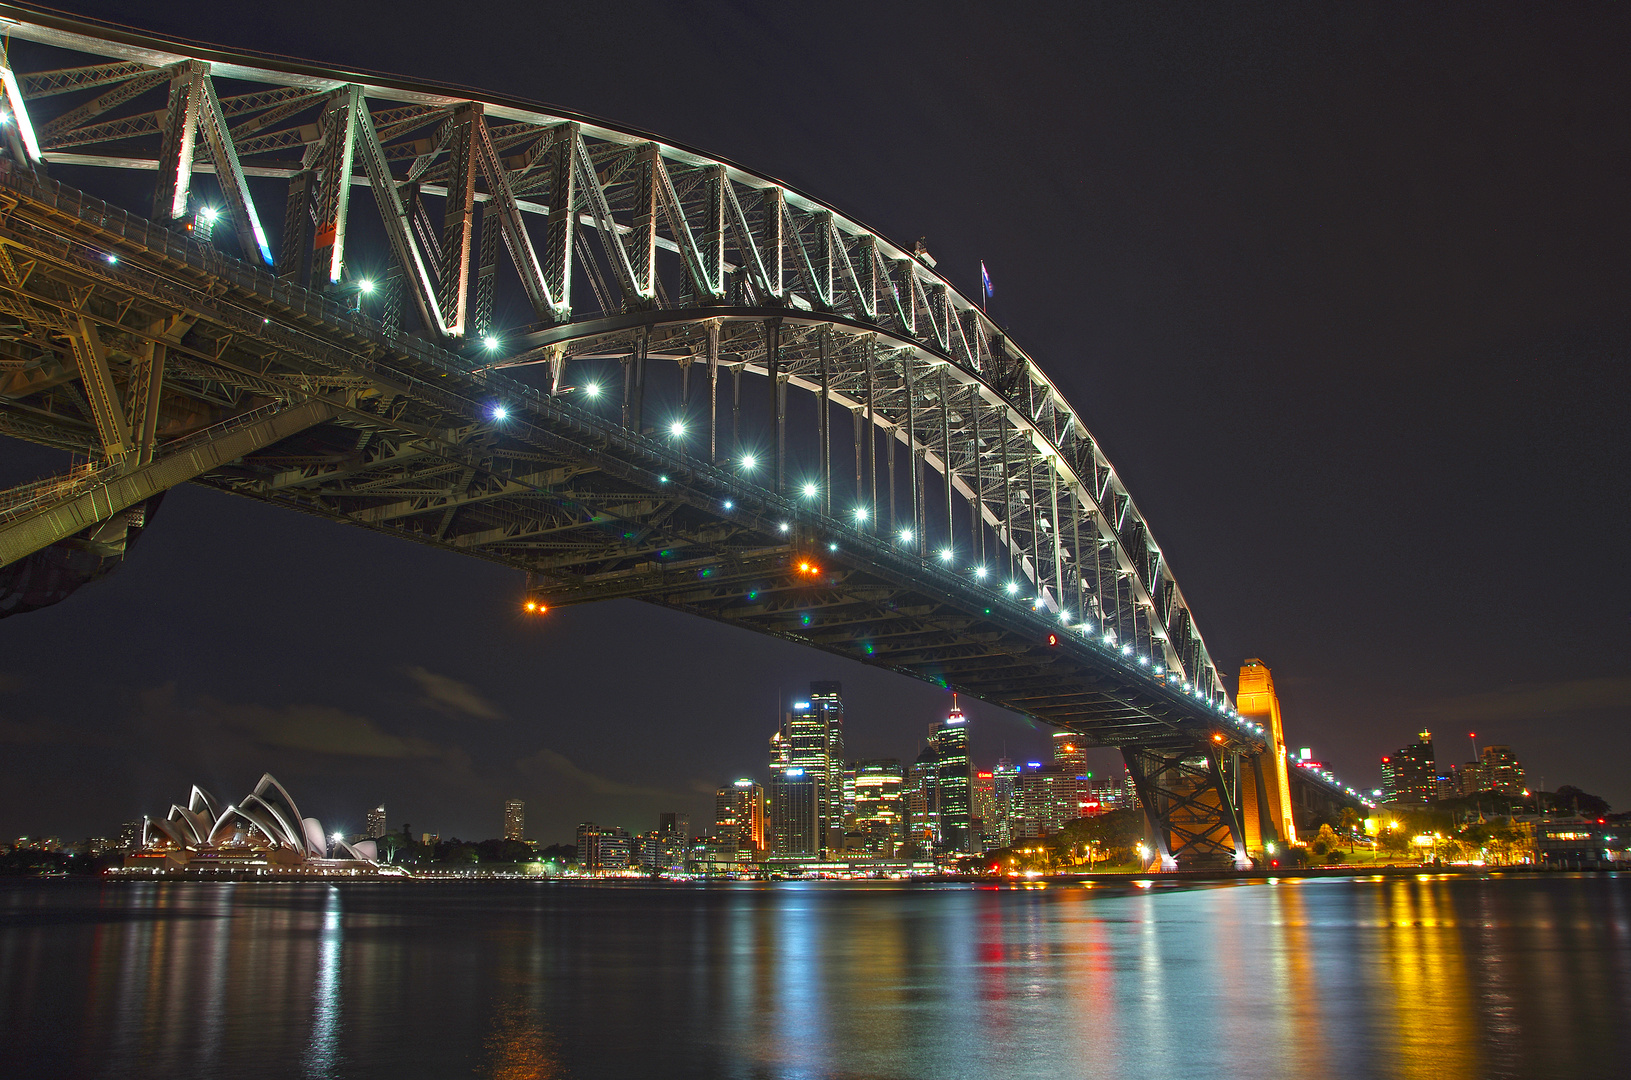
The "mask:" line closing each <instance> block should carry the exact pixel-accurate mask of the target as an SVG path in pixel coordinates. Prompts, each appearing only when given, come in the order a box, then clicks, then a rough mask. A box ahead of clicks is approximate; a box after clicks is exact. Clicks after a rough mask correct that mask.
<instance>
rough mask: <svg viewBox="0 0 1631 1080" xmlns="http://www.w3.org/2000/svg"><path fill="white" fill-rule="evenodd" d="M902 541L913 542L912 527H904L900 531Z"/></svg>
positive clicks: (904, 542) (905, 542)
mask: <svg viewBox="0 0 1631 1080" xmlns="http://www.w3.org/2000/svg"><path fill="white" fill-rule="evenodd" d="M900 542H901V543H903V544H910V543H911V542H912V530H911V529H902V530H901V531H900Z"/></svg>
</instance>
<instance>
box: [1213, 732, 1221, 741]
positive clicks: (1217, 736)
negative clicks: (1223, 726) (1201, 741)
mask: <svg viewBox="0 0 1631 1080" xmlns="http://www.w3.org/2000/svg"><path fill="white" fill-rule="evenodd" d="M1212 741H1213V742H1222V741H1223V733H1222V732H1221V731H1219V732H1214V733H1213V735H1212Z"/></svg>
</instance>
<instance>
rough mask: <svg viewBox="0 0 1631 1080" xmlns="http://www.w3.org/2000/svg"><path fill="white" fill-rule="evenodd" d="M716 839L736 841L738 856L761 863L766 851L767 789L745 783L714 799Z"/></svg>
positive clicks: (738, 783) (729, 786) (737, 784)
mask: <svg viewBox="0 0 1631 1080" xmlns="http://www.w3.org/2000/svg"><path fill="white" fill-rule="evenodd" d="M714 835H715V836H717V837H719V838H721V839H727V838H730V837H735V838H736V850H737V853H738V854H739V855H740V856H742V857H743V858H745V859H757V858H758V857H759V856H761V855H763V854H764V850H765V789H764V788H763V787H762V786H761V785H759V784H756V783H754V782H753V781H752V780H748V779H742V780H737V781H736V782H735V783H732V784H728V785H726V786H725V787H722V788H720V789H719V791H718V792H717V793H716V794H715V796H714Z"/></svg>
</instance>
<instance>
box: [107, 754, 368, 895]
mask: <svg viewBox="0 0 1631 1080" xmlns="http://www.w3.org/2000/svg"><path fill="white" fill-rule="evenodd" d="M330 842H331V838H330V837H329V836H328V835H327V834H326V833H325V832H324V831H323V824H322V822H320V821H318V820H317V819H316V818H312V817H303V816H301V813H300V809H299V807H298V806H296V805H295V801H294V798H293V797H292V796H290V794H289V792H288V791H287V790H286V789H285V788H284V787H283V785H282V784H280V783H278V781H277V779H276V778H275V777H273V776H272V774H271V773H265V774H263V775H262V776H261V778H260V782H259V783H257V784H256V785H255V789H254V790H253V791H252V792H250V794H249V795H248V796H246V797H245V798H244V799H243V800H242V801H240V802H238V803H236V804H232V805H227V806H222V805H221V803H220V802H218V801H217V800H216V798H215V797H214V796H213V795H211V794H210V793H209V792H207V791H205V790H204V789H203V788H201V787H198V786H197V785H194V786H193V789H192V794H191V795H190V796H189V798H188V800H187V805H186V806H181V805H172V806H171V807H170V813H169V815H168V816H167V817H164V818H162V819H155V818H152V817H149V818H147V819H146V820H145V823H144V825H143V827H142V836H141V843H140V847H139V848H138V849H137V850H135V851H132V852H131V853H130V854H129V855H127V856H126V857H125V866H126V867H127V868H141V869H149V870H156V871H163V872H176V871H185V872H189V873H192V872H204V871H208V872H212V873H218V872H222V871H233V872H249V873H264V872H268V871H272V872H283V871H288V872H299V873H308V872H336V871H347V872H349V871H355V870H358V869H366V868H372V867H374V866H375V865H376V864H377V862H378V859H379V852H378V848H377V846H376V845H375V842H374V841H372V840H363V841H360V842H359V843H356V844H349V843H347V842H346V841H344V840H342V839H340V838H338V837H334V838H332V843H333V847H334V852H333V854H334V856H335V857H333V858H330V849H329V845H330Z"/></svg>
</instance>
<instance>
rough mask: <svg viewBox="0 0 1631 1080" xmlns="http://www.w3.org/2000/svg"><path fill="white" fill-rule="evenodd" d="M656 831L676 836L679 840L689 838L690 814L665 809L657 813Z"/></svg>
mask: <svg viewBox="0 0 1631 1080" xmlns="http://www.w3.org/2000/svg"><path fill="white" fill-rule="evenodd" d="M657 831H658V832H659V833H661V834H662V835H664V836H677V837H679V838H680V839H681V840H689V839H691V816H690V815H689V814H680V813H676V812H675V811H673V810H665V811H663V812H662V813H661V814H658V815H657Z"/></svg>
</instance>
